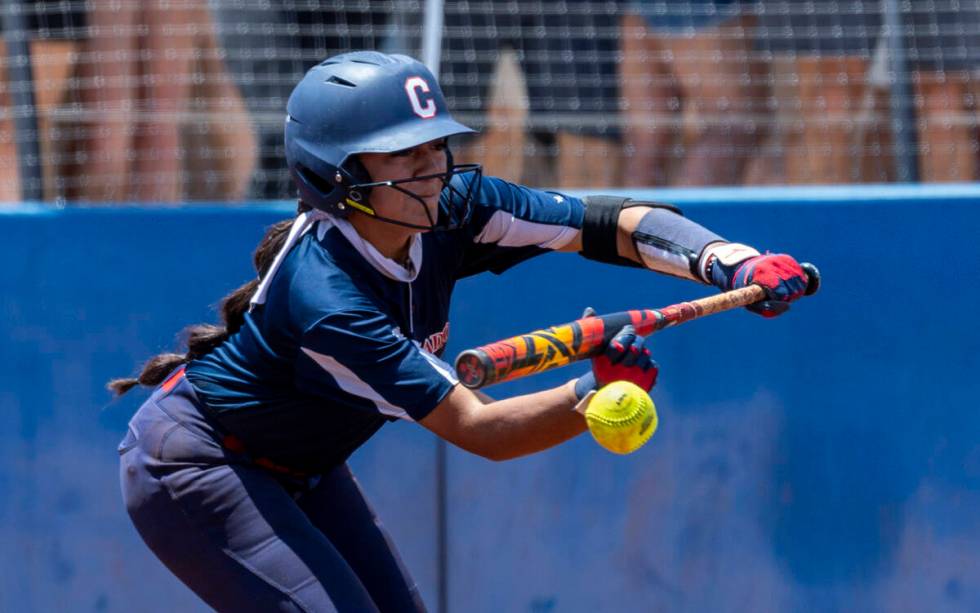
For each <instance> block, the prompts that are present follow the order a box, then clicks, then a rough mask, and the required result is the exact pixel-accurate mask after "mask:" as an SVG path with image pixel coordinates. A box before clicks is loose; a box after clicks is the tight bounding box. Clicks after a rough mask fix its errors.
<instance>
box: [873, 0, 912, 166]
mask: <svg viewBox="0 0 980 613" xmlns="http://www.w3.org/2000/svg"><path fill="white" fill-rule="evenodd" d="M882 8H883V9H884V26H885V31H884V34H885V37H886V40H887V46H888V59H889V67H890V68H891V73H892V78H891V84H890V88H889V94H888V106H889V109H890V110H891V124H892V132H893V133H894V135H895V176H896V178H897V179H898V180H899V181H900V182H903V183H918V181H919V139H918V134H917V132H916V114H915V106H914V100H915V97H914V96H915V94H914V92H913V91H912V79H911V75H910V74H909V63H908V55H907V53H906V49H905V40H906V37H905V36H904V32H903V29H902V15H901V12H900V11H901V8H900V5H899V1H898V0H884V2H883V4H882Z"/></svg>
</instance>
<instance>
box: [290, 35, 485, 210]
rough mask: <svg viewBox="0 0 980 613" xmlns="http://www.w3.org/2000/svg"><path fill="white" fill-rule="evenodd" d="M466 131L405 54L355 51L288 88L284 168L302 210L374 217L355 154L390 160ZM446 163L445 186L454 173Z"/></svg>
mask: <svg viewBox="0 0 980 613" xmlns="http://www.w3.org/2000/svg"><path fill="white" fill-rule="evenodd" d="M472 132H474V130H472V129H471V128H469V127H467V126H465V125H463V124H461V123H459V122H457V121H456V120H454V119H453V118H452V116H451V115H450V113H449V109H448V108H447V106H446V100H445V98H444V96H443V94H442V90H441V89H440V87H439V84H438V82H437V81H436V78H435V77H434V76H433V74H432V73H431V72H430V71H429V69H428V68H426V66H425V65H424V64H422V63H421V62H419V61H418V60H415V59H412V58H410V57H407V56H404V55H388V54H384V53H379V52H375V51H357V52H353V53H345V54H342V55H338V56H335V57H332V58H329V59H327V60H325V61H324V62H322V63H320V64H318V65H317V66H314V67H313V68H312V69H310V70H309V72H307V73H306V76H305V77H303V80H302V81H300V82H299V84H298V85H297V86H296V87H295V88H294V89H293V92H292V94H291V95H290V97H289V103H288V105H287V117H286V161H287V163H288V164H289V170H290V174H291V175H292V177H293V180H294V181H295V182H296V185H297V188H298V190H299V195H300V199H301V200H302V201H303V202H304V203H306V204H308V205H309V206H312V207H314V208H317V209H320V210H323V211H326V212H328V213H331V214H333V215H337V216H346V215H347V213H348V212H349V211H350V208H351V207H353V208H357V209H360V210H362V211H366V212H368V213H369V214H374V213H373V210H372V209H370V207H369V205H368V206H365V205H366V196H367V193H368V192H369V191H370V187H371V186H372V185H374V184H372V183H371V178H370V177H369V176H367V172H366V171H365V170H364V168H363V167H362V166H361V165H360V163H359V162H358V161H357V158H356V155H357V154H359V153H391V152H395V151H401V150H404V149H409V148H411V147H415V146H418V145H421V144H423V143H427V142H430V141H434V140H437V139H441V138H447V137H449V136H453V135H456V134H467V133H472ZM448 159H449V164H448V168H447V172H446V173H445V176H444V177H443V178H444V184H445V185H448V183H449V179H451V177H452V175H453V172H454V167H453V166H452V158H451V156H450V157H448ZM457 168H458V167H457ZM467 168H468V169H470V167H469V166H468V167H467ZM476 169H477V172H478V171H479V168H478V167H476ZM410 180H414V179H411V178H408V179H406V181H410ZM395 183H399V182H398V181H396V182H395ZM386 185H390V182H389V183H386ZM401 191H405V192H406V193H410V192H408V191H407V190H404V189H402V190H401ZM385 221H391V220H385ZM393 223H399V222H397V221H395V222H393ZM403 225H405V224H403ZM434 225H435V224H434V223H433V226H434ZM413 227H414V226H413Z"/></svg>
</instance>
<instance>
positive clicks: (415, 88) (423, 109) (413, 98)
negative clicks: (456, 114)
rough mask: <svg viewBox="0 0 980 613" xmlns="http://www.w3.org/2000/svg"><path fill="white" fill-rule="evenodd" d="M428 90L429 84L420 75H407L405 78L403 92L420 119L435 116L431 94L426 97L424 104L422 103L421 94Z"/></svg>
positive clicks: (434, 103) (434, 105)
mask: <svg viewBox="0 0 980 613" xmlns="http://www.w3.org/2000/svg"><path fill="white" fill-rule="evenodd" d="M430 91H431V90H430V89H429V84H428V83H426V81H425V79H423V78H422V77H409V78H408V79H406V80H405V93H407V94H408V100H409V101H410V102H411V103H412V110H413V111H415V114H416V115H418V116H419V117H421V118H422V119H432V118H433V117H435V116H436V101H435V100H433V99H432V97H431V96H427V97H426V99H425V105H423V104H422V98H421V94H427V93H429V92H430Z"/></svg>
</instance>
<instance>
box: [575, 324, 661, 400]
mask: <svg viewBox="0 0 980 613" xmlns="http://www.w3.org/2000/svg"><path fill="white" fill-rule="evenodd" d="M648 339H649V337H642V336H639V335H638V334H637V333H636V330H635V329H634V328H633V326H623V328H622V330H620V331H619V333H617V334H616V336H615V337H613V339H612V340H611V341H609V344H608V345H606V349H605V350H604V351H603V353H602V354H601V355H598V356H596V357H594V358H592V370H591V371H589V372H588V373H586V374H585V375H583V376H582V377H581V378H579V380H578V381H577V382H576V384H575V394H576V395H577V396H578V397H579V398H583V397H584V396H585V395H586V394H588V393H589V391H591V390H593V389H598V388H600V387H602V386H604V385H607V384H609V383H612V382H613V381H630V382H631V383H635V384H636V385H638V386H640V387H641V388H643V389H644V390H645V391H647V392H649V391H650V390H651V389H653V386H654V385H656V383H657V375H658V374H659V373H660V367H659V366H658V365H657V363H656V362H655V361H654V359H653V357H652V356H651V354H650V348H649V347H647V346H646V343H647V341H648Z"/></svg>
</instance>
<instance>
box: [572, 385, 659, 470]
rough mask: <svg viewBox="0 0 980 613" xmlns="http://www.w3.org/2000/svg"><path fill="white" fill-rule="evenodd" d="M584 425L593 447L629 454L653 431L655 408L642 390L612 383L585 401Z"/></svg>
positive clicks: (640, 445) (644, 441) (651, 434)
mask: <svg viewBox="0 0 980 613" xmlns="http://www.w3.org/2000/svg"><path fill="white" fill-rule="evenodd" d="M585 421H586V423H588V425H589V432H591V433H592V437H593V438H594V439H595V440H596V442H597V443H599V444H600V445H602V446H603V447H605V448H606V449H608V450H609V451H612V452H613V453H622V454H626V453H632V452H634V451H636V450H637V449H639V448H640V447H642V446H643V444H644V443H646V442H647V441H648V440H650V437H651V436H653V433H654V432H656V430H657V423H658V420H657V407H655V406H654V405H653V399H652V398H650V395H649V394H647V393H646V392H645V391H644V390H643V388H641V387H640V386H638V385H636V384H635V383H630V382H629V381H613V382H612V383H610V384H608V385H606V386H605V387H603V388H602V389H600V390H599V391H598V392H596V393H595V395H594V396H593V397H592V399H591V400H590V401H589V405H588V406H587V407H586V409H585Z"/></svg>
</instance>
